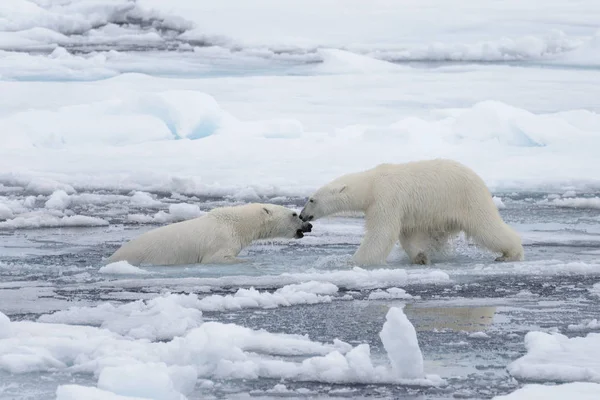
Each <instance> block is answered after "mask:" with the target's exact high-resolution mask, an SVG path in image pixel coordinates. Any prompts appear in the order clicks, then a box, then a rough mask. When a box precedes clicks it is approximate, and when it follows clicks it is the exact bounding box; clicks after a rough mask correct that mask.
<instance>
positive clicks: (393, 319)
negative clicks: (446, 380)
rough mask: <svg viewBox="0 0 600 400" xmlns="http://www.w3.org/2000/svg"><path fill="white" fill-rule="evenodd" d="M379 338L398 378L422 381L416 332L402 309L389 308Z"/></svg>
mask: <svg viewBox="0 0 600 400" xmlns="http://www.w3.org/2000/svg"><path fill="white" fill-rule="evenodd" d="M379 337H380V338H381V342H382V343H383V347H384V348H385V351H386V352H387V355H388V358H389V359H390V362H391V363H392V368H393V370H394V372H395V374H397V376H398V377H399V378H402V379H422V378H423V377H424V376H425V374H424V371H423V354H422V353H421V349H420V347H419V341H418V340H417V332H416V330H415V328H414V326H413V325H412V324H411V323H410V321H409V320H408V318H406V315H405V314H404V311H403V310H402V308H398V307H391V308H390V310H389V311H388V313H387V316H386V321H385V323H384V324H383V328H382V330H381V332H380V333H379Z"/></svg>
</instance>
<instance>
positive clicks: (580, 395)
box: [493, 382, 600, 400]
mask: <svg viewBox="0 0 600 400" xmlns="http://www.w3.org/2000/svg"><path fill="white" fill-rule="evenodd" d="M598 398H600V385H599V384H597V383H589V382H573V383H564V384H562V385H540V384H529V385H525V386H523V387H522V388H520V389H517V390H515V391H514V392H512V393H510V394H507V395H504V396H496V397H494V398H493V400H564V399H577V400H596V399H598Z"/></svg>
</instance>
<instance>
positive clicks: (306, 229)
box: [302, 222, 312, 232]
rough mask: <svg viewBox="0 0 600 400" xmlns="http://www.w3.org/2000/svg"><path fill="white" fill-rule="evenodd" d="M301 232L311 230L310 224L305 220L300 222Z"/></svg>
mask: <svg viewBox="0 0 600 400" xmlns="http://www.w3.org/2000/svg"><path fill="white" fill-rule="evenodd" d="M302 232H312V224H310V223H308V222H305V223H303V224H302Z"/></svg>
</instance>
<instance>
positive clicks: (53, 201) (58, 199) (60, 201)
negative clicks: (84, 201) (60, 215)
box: [46, 190, 71, 210]
mask: <svg viewBox="0 0 600 400" xmlns="http://www.w3.org/2000/svg"><path fill="white" fill-rule="evenodd" d="M70 204H71V199H70V197H69V195H68V194H67V192H65V191H64V190H57V191H55V192H54V193H52V195H51V196H50V198H49V199H48V201H46V208H49V209H53V210H64V209H65V208H67V207H69V205H70Z"/></svg>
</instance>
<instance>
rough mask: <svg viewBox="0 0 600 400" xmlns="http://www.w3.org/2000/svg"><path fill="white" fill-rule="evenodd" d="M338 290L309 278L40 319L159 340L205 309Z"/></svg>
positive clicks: (324, 297) (273, 304) (305, 300)
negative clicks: (263, 288)
mask: <svg viewBox="0 0 600 400" xmlns="http://www.w3.org/2000/svg"><path fill="white" fill-rule="evenodd" d="M113 264H118V263H113ZM113 264H109V266H110V265H113ZM117 267H118V270H119V271H121V270H122V269H123V268H122V266H116V267H115V268H111V270H113V269H116V268H117ZM103 268H105V267H103ZM104 273H108V272H104ZM111 273H112V272H111ZM127 273H130V272H127ZM337 291H338V288H337V286H335V285H333V284H331V283H326V282H325V283H321V282H310V281H309V282H304V283H301V284H292V285H287V286H283V287H282V288H280V289H277V290H276V291H275V292H274V293H270V292H267V291H262V292H261V291H258V290H256V289H254V288H249V289H244V288H240V289H238V290H237V291H236V293H235V294H233V295H209V296H206V297H203V298H199V297H198V296H197V295H195V294H189V295H176V294H167V295H165V296H162V297H156V298H154V299H152V300H149V301H143V300H138V301H135V302H131V303H127V304H123V305H118V306H115V305H113V304H111V303H103V304H101V305H99V306H97V307H70V308H69V309H68V310H61V311H57V312H55V313H54V314H46V315H42V316H41V317H40V319H39V320H40V321H42V322H53V323H68V324H92V325H99V326H101V327H102V328H104V329H108V330H110V331H113V332H116V333H119V334H121V335H126V336H131V337H134V338H148V339H152V340H156V339H165V338H172V337H174V336H177V335H182V334H183V333H185V332H187V331H188V330H189V329H192V328H194V327H197V326H199V324H200V323H201V322H202V312H203V311H204V312H207V311H209V312H215V311H227V310H242V309H252V308H262V309H271V308H277V307H289V306H292V305H298V304H317V303H328V302H331V301H332V297H331V296H330V295H332V294H335V293H337Z"/></svg>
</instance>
